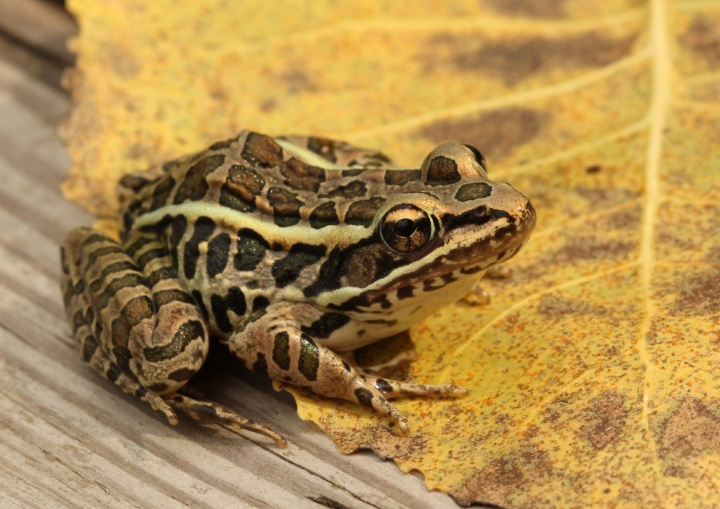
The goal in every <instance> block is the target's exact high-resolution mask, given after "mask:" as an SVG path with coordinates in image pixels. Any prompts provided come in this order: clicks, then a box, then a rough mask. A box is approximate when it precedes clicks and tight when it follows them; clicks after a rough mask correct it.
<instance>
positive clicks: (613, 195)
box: [575, 185, 638, 209]
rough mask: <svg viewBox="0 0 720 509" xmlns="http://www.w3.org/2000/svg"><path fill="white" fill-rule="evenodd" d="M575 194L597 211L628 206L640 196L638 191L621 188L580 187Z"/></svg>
mask: <svg viewBox="0 0 720 509" xmlns="http://www.w3.org/2000/svg"><path fill="white" fill-rule="evenodd" d="M575 192H576V193H577V194H579V195H580V196H582V197H583V198H585V199H586V200H588V201H589V202H590V204H591V205H592V206H593V208H595V209H598V208H608V207H614V206H617V205H622V204H626V203H627V202H628V201H630V200H632V199H633V198H636V197H637V196H638V192H637V191H631V190H630V189H623V188H621V187H611V188H596V187H588V186H584V185H580V186H577V187H576V188H575Z"/></svg>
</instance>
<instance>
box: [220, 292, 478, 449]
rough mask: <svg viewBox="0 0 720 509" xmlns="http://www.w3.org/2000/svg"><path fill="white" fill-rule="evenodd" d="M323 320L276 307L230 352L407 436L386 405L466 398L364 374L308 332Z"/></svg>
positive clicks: (247, 326)
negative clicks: (368, 412) (371, 413)
mask: <svg viewBox="0 0 720 509" xmlns="http://www.w3.org/2000/svg"><path fill="white" fill-rule="evenodd" d="M322 315H323V313H322V311H319V310H318V309H317V308H315V307H314V306H312V305H310V304H307V303H300V302H279V303H276V304H273V305H271V306H268V307H267V308H265V309H263V310H260V311H257V312H255V313H254V314H252V315H251V316H250V317H249V318H247V319H246V320H244V321H243V322H242V323H241V324H240V325H239V326H238V327H237V328H236V329H235V331H234V332H233V334H232V335H231V336H230V337H229V338H228V346H229V347H230V350H231V351H232V352H233V353H234V354H235V355H236V356H237V357H238V358H240V359H241V360H242V361H243V362H244V363H245V365H246V366H247V367H248V368H249V369H252V370H253V371H254V372H256V373H258V374H262V375H265V376H269V377H270V378H272V379H273V380H278V381H281V382H286V383H289V384H291V385H295V386H298V387H306V388H309V389H310V390H312V391H313V392H315V393H316V394H319V395H321V396H326V397H330V398H338V399H344V400H347V401H352V402H355V403H359V404H360V405H363V406H366V407H369V408H373V409H374V410H375V411H376V412H378V413H380V414H382V415H386V416H388V417H390V419H391V420H392V421H393V422H395V423H397V425H398V427H399V431H400V433H401V434H402V435H406V434H407V433H408V431H409V425H408V421H407V418H406V417H405V416H404V415H403V414H402V413H400V412H399V411H398V410H397V409H396V408H395V407H394V406H393V405H391V404H390V403H389V401H388V400H389V399H392V398H399V397H404V396H454V397H457V396H464V395H466V394H467V391H466V390H465V389H462V388H460V387H457V386H455V385H425V384H414V383H406V382H397V381H394V380H386V379H384V378H379V377H375V376H370V375H368V374H365V373H363V372H362V370H361V369H359V368H357V367H355V366H353V365H351V364H350V363H349V362H347V361H346V360H344V359H343V358H342V357H341V356H340V355H338V354H336V353H335V352H333V351H332V350H330V349H328V348H326V347H324V346H322V345H320V344H318V342H317V341H316V340H315V339H314V338H312V337H311V336H310V335H309V334H308V332H306V331H309V330H313V327H312V325H313V323H316V322H317V321H318V320H320V319H321V316H322Z"/></svg>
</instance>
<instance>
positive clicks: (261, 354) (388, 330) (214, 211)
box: [62, 131, 535, 444]
mask: <svg viewBox="0 0 720 509" xmlns="http://www.w3.org/2000/svg"><path fill="white" fill-rule="evenodd" d="M119 196H120V201H121V241H120V242H116V241H115V240H113V239H111V238H109V237H107V236H105V235H103V234H101V233H99V232H97V231H94V230H92V229H88V228H78V229H76V230H74V231H73V232H71V233H70V235H69V236H68V238H67V240H66V241H65V244H64V245H63V248H62V270H63V293H64V298H65V306H66V309H67V314H68V317H69V320H70V323H71V325H72V329H73V334H74V337H75V344H76V346H77V350H78V351H79V353H80V355H81V356H82V358H83V360H84V361H85V362H86V363H88V364H89V365H90V367H92V368H93V369H94V370H95V371H97V372H98V373H100V374H101V375H102V376H104V377H105V378H107V379H108V380H110V381H112V382H113V383H115V384H116V385H118V386H120V388H121V389H122V390H123V391H125V392H126V393H128V394H132V395H135V396H136V397H138V398H140V399H141V400H143V401H145V402H147V403H149V404H150V405H151V406H152V408H154V409H155V410H159V411H161V412H163V413H164V414H165V416H166V417H167V419H168V421H169V422H170V423H171V424H174V423H176V422H177V416H176V414H175V410H181V411H183V412H185V413H188V414H189V415H191V416H193V417H195V418H210V419H213V420H216V421H219V422H224V423H227V424H231V425H234V426H235V427H242V428H245V429H249V430H252V431H255V432H259V433H262V434H265V435H267V436H269V437H271V438H273V439H274V440H276V442H278V443H279V444H282V443H283V440H282V438H281V437H280V436H279V435H278V434H276V433H275V432H273V431H272V430H270V429H268V428H266V427H264V426H262V425H260V424H257V423H254V422H252V421H249V420H248V419H245V418H243V417H242V416H240V415H238V414H236V413H234V412H233V411H231V410H229V409H227V408H224V407H222V406H220V405H218V404H215V403H212V402H210V401H201V400H198V399H194V398H191V397H189V396H187V395H183V394H181V393H180V392H178V391H179V389H181V388H182V387H183V385H184V384H185V383H186V382H187V381H188V380H189V379H190V378H192V376H193V375H194V374H195V373H196V372H197V371H198V370H199V369H200V368H201V367H202V365H203V362H204V361H205V358H206V356H207V354H208V348H209V345H210V342H209V337H210V336H214V337H216V338H218V339H219V341H220V342H221V343H223V344H225V345H227V347H228V348H229V349H230V352H232V353H233V355H235V356H236V357H237V358H238V359H240V360H241V361H242V362H243V363H244V365H245V366H246V367H247V368H248V369H250V370H252V371H254V372H255V373H259V374H262V375H265V376H269V377H270V378H272V379H274V380H279V381H282V382H286V383H288V384H292V385H295V386H300V387H306V388H308V389H310V390H312V391H314V392H315V393H317V394H320V395H323V396H326V397H329V398H342V399H346V400H349V401H352V402H355V403H358V404H360V405H363V406H366V407H369V408H373V409H374V410H375V411H377V412H378V413H380V414H383V415H387V416H389V418H390V419H391V420H392V421H394V422H395V423H396V424H397V427H398V432H399V433H401V434H406V433H407V432H408V429H409V425H408V421H407V419H406V418H405V417H404V416H403V415H402V414H401V413H400V412H399V411H398V410H397V409H396V408H395V407H394V406H393V405H392V404H390V403H389V402H388V400H389V399H392V398H399V397H404V396H409V395H412V396H418V395H419V396H462V395H464V394H465V393H466V391H465V390H464V389H462V388H460V387H457V386H455V385H425V384H418V383H405V382H398V381H393V380H389V379H386V378H382V377H379V376H374V375H371V374H370V373H369V372H367V373H366V372H363V370H362V369H361V368H359V367H357V366H356V365H355V364H354V363H353V362H352V361H351V360H350V357H349V356H347V355H345V352H350V351H352V350H353V349H356V348H358V347H361V346H363V345H366V344H368V343H371V342H374V341H377V340H379V339H382V338H386V337H388V336H392V335H394V334H396V333H398V332H401V331H404V330H407V329H408V328H409V327H410V326H411V325H413V324H414V323H416V322H418V321H420V320H422V319H423V318H425V317H427V316H428V315H430V314H432V313H434V312H435V311H436V310H437V309H438V308H440V307H441V306H445V305H447V304H450V303H453V302H455V301H457V300H459V299H460V298H462V297H463V295H464V294H465V293H467V292H468V291H470V290H471V289H472V288H473V287H474V285H475V284H476V283H477V281H478V280H479V279H480V277H481V276H482V275H483V273H484V271H485V270H486V269H487V268H488V267H490V266H492V265H494V264H497V263H501V262H504V261H505V260H507V259H509V258H510V257H512V256H513V255H514V254H515V253H517V252H518V250H519V249H520V248H521V247H522V246H523V244H525V242H526V241H527V239H528V237H529V235H530V232H531V231H532V229H533V227H534V225H535V210H534V209H533V206H532V205H531V204H530V202H529V201H528V199H527V198H526V197H525V196H524V195H522V194H521V193H519V192H517V191H516V190H514V189H513V188H512V187H510V186H509V185H508V184H504V183H496V182H493V181H491V180H489V179H488V177H487V172H486V166H485V160H484V159H483V157H482V155H481V154H480V152H479V151H478V150H477V149H475V148H473V147H470V146H466V145H458V144H454V143H446V144H444V145H440V146H439V147H437V148H436V149H435V150H433V151H432V152H431V153H430V155H428V156H427V158H426V159H425V161H424V162H423V164H422V166H421V167H420V169H396V168H392V167H391V165H390V161H389V160H388V158H387V157H385V156H384V155H382V154H380V153H377V152H374V151H369V150H364V149H360V148H357V147H353V146H351V145H348V144H346V143H343V142H337V141H332V140H327V139H321V138H301V137H285V138H271V137H269V136H265V135H262V134H258V133H254V132H248V131H244V132H242V133H240V135H239V136H238V137H236V138H232V139H229V140H227V141H222V142H219V143H215V144H214V145H212V146H210V147H209V148H208V149H207V150H204V151H202V152H199V153H197V154H193V155H190V156H188V157H184V158H182V159H179V160H176V161H172V162H169V163H167V164H165V165H163V166H162V167H157V168H152V169H150V170H148V171H147V172H145V173H138V174H133V175H128V176H126V177H124V178H123V179H122V180H121V182H120V185H119Z"/></svg>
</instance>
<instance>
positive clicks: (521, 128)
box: [420, 108, 548, 159]
mask: <svg viewBox="0 0 720 509" xmlns="http://www.w3.org/2000/svg"><path fill="white" fill-rule="evenodd" d="M547 121H548V116H547V114H545V113H541V112H539V111H535V110H531V109H527V108H505V109H501V110H496V111H492V112H490V113H486V114H484V115H482V116H480V117H479V118H474V119H472V118H471V119H463V120H441V121H439V122H435V123H433V124H431V125H429V126H427V127H425V128H424V129H423V130H422V131H421V133H420V134H422V135H423V136H425V137H426V138H428V139H430V140H431V141H432V142H433V143H442V142H445V141H447V140H458V141H461V142H463V143H468V144H471V145H473V146H478V147H481V150H482V151H483V153H484V154H485V155H486V156H488V158H489V159H499V158H501V157H503V156H506V155H507V154H509V153H510V152H512V150H513V149H514V148H515V147H516V146H517V145H522V144H523V143H527V142H529V141H530V140H532V139H533V138H535V137H536V136H537V135H538V133H539V132H540V130H541V129H542V127H543V126H544V124H546V123H547Z"/></svg>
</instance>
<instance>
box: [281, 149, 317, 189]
mask: <svg viewBox="0 0 720 509" xmlns="http://www.w3.org/2000/svg"><path fill="white" fill-rule="evenodd" d="M280 172H281V173H282V174H283V177H285V185H286V186H288V187H290V188H292V189H297V190H302V191H312V192H314V193H317V191H318V189H320V184H322V183H323V182H325V170H323V169H322V168H320V167H318V166H311V165H309V164H305V163H303V162H302V161H300V160H299V159H295V158H294V157H293V158H292V159H290V160H289V161H287V162H286V163H285V164H284V165H282V166H281V168H280Z"/></svg>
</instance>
